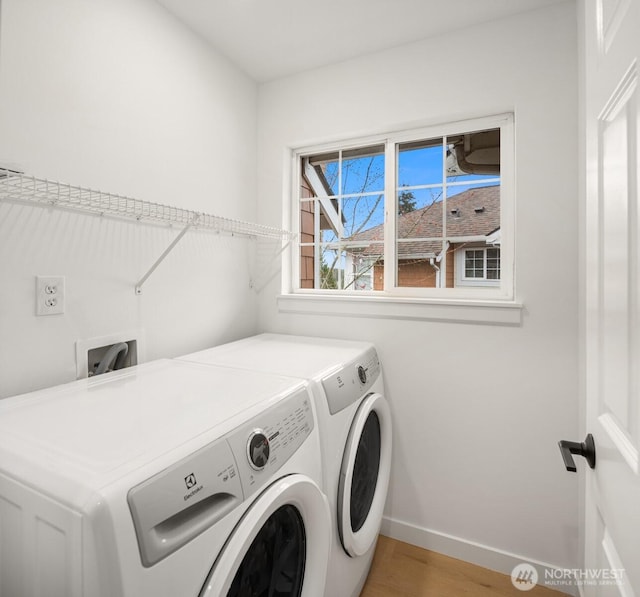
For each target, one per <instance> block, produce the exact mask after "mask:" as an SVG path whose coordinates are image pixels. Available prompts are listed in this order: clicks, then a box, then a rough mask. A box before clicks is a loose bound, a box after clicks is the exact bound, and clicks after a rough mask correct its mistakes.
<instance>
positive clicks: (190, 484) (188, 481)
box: [183, 473, 204, 502]
mask: <svg viewBox="0 0 640 597" xmlns="http://www.w3.org/2000/svg"><path fill="white" fill-rule="evenodd" d="M184 484H185V485H186V486H187V489H191V490H192V491H190V492H189V493H187V494H185V495H184V497H183V499H184V501H185V502H186V501H187V500H188V499H190V498H192V497H193V496H194V495H195V494H196V493H198V492H199V491H202V488H203V487H204V486H203V485H198V481H197V480H196V476H195V474H194V473H189V474H188V475H187V476H186V477H185V478H184ZM196 485H198V486H197V487H196Z"/></svg>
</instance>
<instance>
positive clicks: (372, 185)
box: [342, 145, 384, 195]
mask: <svg viewBox="0 0 640 597" xmlns="http://www.w3.org/2000/svg"><path fill="white" fill-rule="evenodd" d="M383 190H384V145H376V146H374V147H364V148H359V149H351V150H348V151H345V152H343V154H342V194H343V195H352V194H355V193H367V192H372V191H383Z"/></svg>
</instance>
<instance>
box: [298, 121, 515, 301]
mask: <svg viewBox="0 0 640 597" xmlns="http://www.w3.org/2000/svg"><path fill="white" fill-rule="evenodd" d="M295 168H296V177H297V178H296V182H295V189H296V192H295V198H294V204H295V206H294V213H295V214H296V216H295V217H296V219H297V222H298V229H297V231H298V233H299V243H298V245H299V246H298V250H297V251H296V254H295V264H294V268H293V271H294V272H295V274H294V276H295V279H294V280H293V283H292V288H293V290H294V291H298V292H311V291H313V292H314V293H324V294H332V293H334V294H335V293H339V294H350V295H358V294H360V295H365V294H366V295H371V296H394V295H396V296H405V297H406V296H415V297H425V298H429V297H439V298H443V297H451V298H456V297H478V296H479V297H481V298H512V296H513V275H512V269H513V267H512V266H513V238H512V235H513V222H512V214H513V120H512V117H511V116H510V115H503V116H499V117H492V118H485V119H479V120H475V121H467V122H462V123H455V124H450V125H444V126H441V127H430V128H428V129H420V130H415V131H409V132H402V133H396V134H390V135H386V136H385V137H384V138H377V139H376V138H374V139H367V140H361V141H358V140H354V141H352V142H348V143H344V144H340V145H339V146H332V147H327V146H325V147H321V148H309V149H304V150H300V151H298V152H296V153H295Z"/></svg>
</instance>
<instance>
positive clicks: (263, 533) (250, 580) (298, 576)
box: [200, 474, 331, 597]
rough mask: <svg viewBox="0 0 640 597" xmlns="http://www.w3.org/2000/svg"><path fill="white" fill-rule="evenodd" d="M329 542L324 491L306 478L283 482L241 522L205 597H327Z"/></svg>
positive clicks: (269, 490) (264, 495)
mask: <svg viewBox="0 0 640 597" xmlns="http://www.w3.org/2000/svg"><path fill="white" fill-rule="evenodd" d="M330 540H331V525H330V514H329V505H328V503H327V498H326V497H325V496H324V495H323V494H322V492H321V491H320V489H319V487H318V486H317V485H316V484H315V483H314V482H313V481H312V480H311V479H309V478H308V477H306V476H304V475H300V474H294V475H289V476H286V477H283V478H282V479H279V480H278V481H276V482H275V483H273V484H272V485H270V486H269V487H268V488H267V489H265V490H264V491H263V492H262V493H261V494H260V495H259V496H258V498H256V500H255V501H254V502H253V504H252V505H251V506H250V507H249V509H248V510H247V511H246V512H245V514H244V515H243V517H242V518H241V519H240V521H239V522H238V524H237V525H236V527H235V529H234V530H233V532H232V534H231V536H230V537H229V539H228V541H227V542H226V543H225V546H224V548H223V549H222V552H221V553H220V555H219V556H218V559H217V560H216V562H215V564H214V565H213V567H212V568H211V571H210V572H209V576H208V577H207V580H206V582H205V584H204V587H203V589H202V591H201V592H200V597H223V596H224V597H245V596H247V595H251V596H252V597H254V596H255V597H322V596H323V595H324V585H325V579H326V575H327V566H328V561H329V549H330Z"/></svg>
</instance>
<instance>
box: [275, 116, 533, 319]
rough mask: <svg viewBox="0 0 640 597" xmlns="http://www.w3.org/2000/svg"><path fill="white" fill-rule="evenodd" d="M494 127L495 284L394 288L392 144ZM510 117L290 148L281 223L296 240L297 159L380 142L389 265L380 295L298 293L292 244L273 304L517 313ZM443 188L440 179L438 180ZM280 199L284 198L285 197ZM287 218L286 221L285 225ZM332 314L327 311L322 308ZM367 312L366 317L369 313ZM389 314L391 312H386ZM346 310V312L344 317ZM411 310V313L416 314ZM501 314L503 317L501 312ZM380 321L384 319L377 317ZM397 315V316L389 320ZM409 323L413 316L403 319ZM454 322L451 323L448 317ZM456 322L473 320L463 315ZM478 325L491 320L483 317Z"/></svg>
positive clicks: (284, 307)
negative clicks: (496, 153) (497, 210)
mask: <svg viewBox="0 0 640 597" xmlns="http://www.w3.org/2000/svg"><path fill="white" fill-rule="evenodd" d="M493 128H499V129H500V131H501V142H500V167H501V172H500V255H501V279H500V280H499V283H498V284H491V285H487V284H486V283H485V284H483V285H463V286H456V287H454V288H416V287H399V286H397V285H396V283H395V277H396V243H395V242H389V239H392V238H393V239H394V240H395V230H396V212H397V209H396V197H395V195H396V187H397V182H396V174H397V172H396V164H397V157H396V151H397V145H398V144H400V143H406V142H410V141H414V140H421V139H432V138H437V137H442V136H445V135H459V134H463V133H468V132H472V131H479V130H487V129H493ZM514 129H515V126H514V116H513V114H511V113H506V114H499V115H495V116H488V117H482V118H474V119H470V120H461V121H457V122H453V123H446V124H441V125H430V126H425V127H420V128H414V129H411V130H403V131H395V132H388V133H384V134H380V135H375V136H369V137H362V138H358V139H349V140H344V141H337V142H335V143H327V144H321V145H310V146H299V147H294V148H291V177H290V182H289V184H288V185H287V186H288V189H289V193H288V196H285V209H284V214H285V224H286V225H287V226H288V227H289V228H290V229H291V230H293V232H295V233H297V234H298V235H299V233H300V202H299V199H298V192H299V185H300V180H301V162H302V159H301V158H302V157H304V156H307V155H314V154H320V153H325V152H327V153H328V152H332V151H338V150H341V149H342V150H348V149H352V148H357V147H362V146H365V145H376V144H381V143H384V144H385V147H386V150H385V247H384V251H385V253H384V259H385V264H393V266H392V267H387V266H385V268H384V271H385V274H384V275H385V280H384V288H385V289H384V290H382V291H343V290H323V289H302V288H300V250H299V245H298V244H297V243H295V244H294V245H292V250H290V251H288V252H287V254H286V255H285V257H284V259H285V260H286V261H285V263H283V288H282V296H281V297H280V299H279V305H280V309H281V310H282V311H290V312H318V311H317V309H316V307H309V308H308V310H307V308H304V307H303V306H302V305H303V303H300V302H297V301H296V299H297V298H300V299H305V298H308V299H309V300H308V305H319V304H322V305H324V306H323V307H322V311H323V312H325V311H327V305H329V304H330V301H334V302H335V305H336V308H337V310H338V311H340V310H341V308H340V307H339V305H343V306H344V305H353V304H354V301H356V302H357V301H358V300H361V301H366V302H367V304H369V305H371V304H375V303H376V302H377V303H379V304H380V305H382V304H385V305H389V304H396V305H406V304H409V303H411V304H413V305H429V304H432V305H438V306H439V307H442V306H443V305H445V304H450V305H461V304H462V305H467V306H473V305H474V304H477V305H479V306H481V307H482V308H483V309H484V308H485V307H490V306H491V305H495V306H497V307H505V306H506V307H507V311H510V309H511V308H515V310H518V311H519V309H520V307H521V305H519V304H518V303H516V302H515V275H514V274H515V272H514V268H515V238H514V230H515V138H514V137H515V134H514ZM444 182H445V184H446V180H445V181H444ZM285 195H287V194H286V193H285ZM288 219H290V221H287V220H288ZM328 310H329V311H332V309H328ZM375 310H376V309H375V308H373V307H372V308H371V312H375ZM392 310H393V311H394V313H395V309H392ZM515 310H514V311H513V312H510V314H509V315H508V316H506V320H508V322H513V321H515V319H518V320H519V317H520V315H519V313H518V314H517V315H515ZM348 311H349V309H347V313H346V314H348ZM382 311H384V312H386V311H389V308H388V307H383V308H382ZM416 312H417V311H416V310H415V308H412V313H416ZM503 312H505V313H506V311H504V309H503ZM382 316H385V315H384V314H382ZM393 316H397V315H393ZM409 317H410V318H415V317H414V315H409ZM454 319H457V318H454ZM461 320H464V321H467V320H471V321H473V320H474V318H473V317H470V318H469V319H468V318H467V317H466V316H463V317H462V318H461ZM481 320H482V321H485V320H491V318H490V317H489V318H488V319H487V317H485V316H484V315H483V316H482V317H481Z"/></svg>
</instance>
